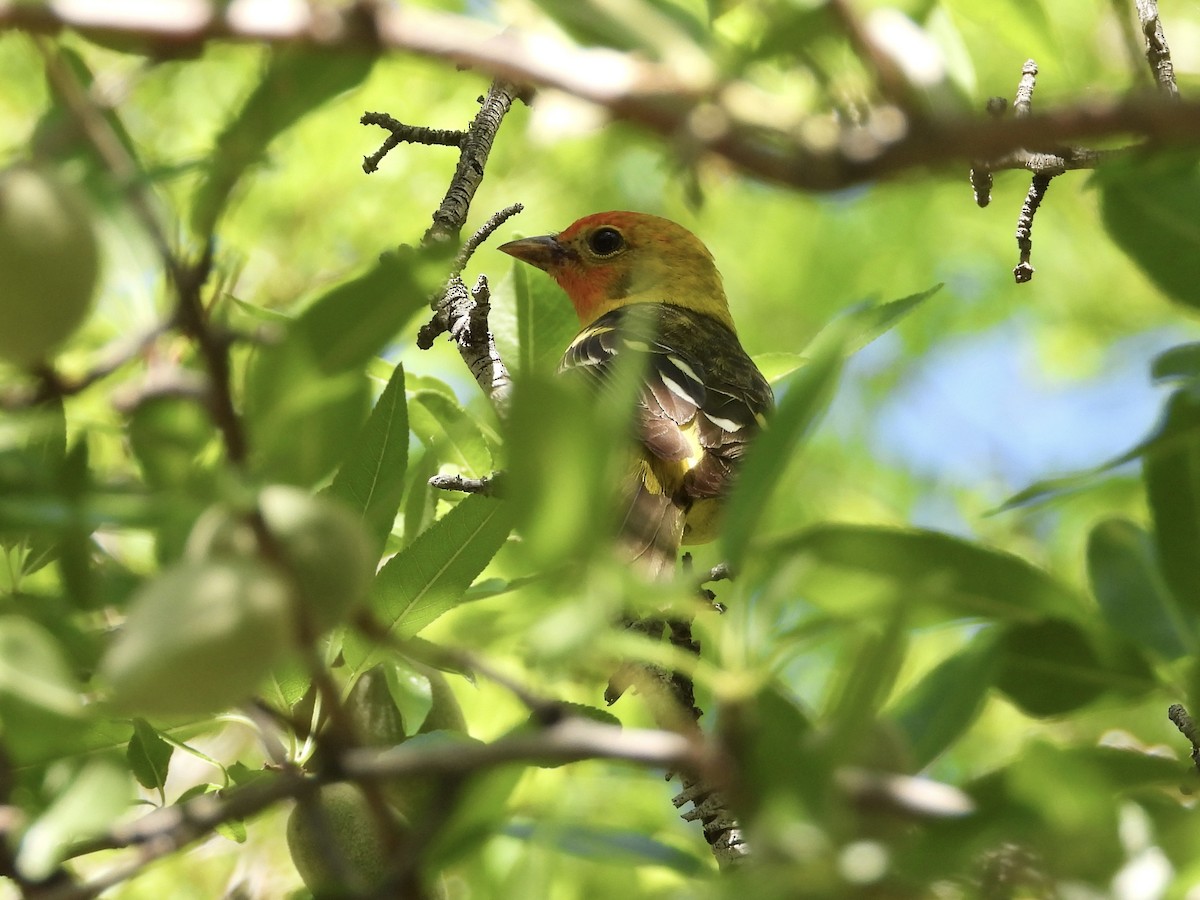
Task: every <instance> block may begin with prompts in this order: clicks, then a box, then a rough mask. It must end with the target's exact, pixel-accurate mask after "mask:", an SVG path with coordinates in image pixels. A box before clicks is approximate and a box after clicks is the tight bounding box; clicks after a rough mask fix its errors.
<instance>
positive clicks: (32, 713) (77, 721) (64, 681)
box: [0, 615, 83, 764]
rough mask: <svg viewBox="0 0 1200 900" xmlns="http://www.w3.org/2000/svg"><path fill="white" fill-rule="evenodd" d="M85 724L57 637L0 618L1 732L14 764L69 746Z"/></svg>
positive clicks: (15, 618)
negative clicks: (83, 723)
mask: <svg viewBox="0 0 1200 900" xmlns="http://www.w3.org/2000/svg"><path fill="white" fill-rule="evenodd" d="M82 722H83V702H82V699H81V697H80V692H79V687H78V685H77V684H76V682H75V679H74V676H73V675H72V673H71V670H70V668H69V667H68V666H67V663H66V661H65V660H64V658H63V653H62V650H61V648H60V647H59V644H58V642H57V641H56V640H55V639H54V636H53V635H51V634H50V632H48V631H46V630H45V629H44V628H42V627H41V626H40V625H37V624H35V623H34V622H32V621H30V620H29V619H26V618H24V617H23V616H16V615H5V616H0V726H2V727H3V733H4V745H5V748H6V750H7V751H8V752H9V753H10V754H11V755H12V756H13V757H14V760H15V762H17V763H18V764H24V763H29V762H34V761H36V760H39V759H43V758H45V757H46V756H47V755H48V754H51V753H53V752H55V751H57V750H59V749H61V748H62V747H63V746H69V745H70V743H71V741H72V739H73V738H74V737H75V736H76V735H77V734H78V733H79V731H80V730H81V728H82Z"/></svg>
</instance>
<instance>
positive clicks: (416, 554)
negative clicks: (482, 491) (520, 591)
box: [370, 496, 512, 637]
mask: <svg viewBox="0 0 1200 900" xmlns="http://www.w3.org/2000/svg"><path fill="white" fill-rule="evenodd" d="M511 530H512V510H511V509H510V506H509V504H507V503H504V502H502V501H499V500H494V499H491V498H489V497H482V496H471V497H467V498H466V499H465V500H463V501H462V502H461V503H459V504H458V506H456V507H455V508H454V509H452V510H450V512H448V513H446V515H444V516H443V517H442V518H440V519H438V520H437V521H436V522H434V523H433V525H431V526H430V527H429V528H428V529H426V530H425V531H424V532H422V533H421V535H420V536H418V537H417V539H416V540H414V541H413V542H412V543H411V544H409V545H408V546H407V547H405V548H404V549H403V550H401V551H400V552H399V553H397V554H396V555H395V556H393V557H392V558H391V559H390V560H388V562H387V564H386V565H384V567H383V568H382V569H380V571H379V574H378V575H377V576H376V579H375V585H374V587H373V588H372V591H371V601H370V602H371V606H372V608H373V609H374V611H375V613H376V614H377V615H378V616H379V617H380V618H381V619H382V620H383V621H384V622H385V623H386V624H387V625H388V627H389V628H390V629H391V631H392V632H393V633H394V634H396V635H397V636H399V637H408V636H411V635H414V634H416V633H417V632H419V631H420V630H421V629H422V628H424V627H425V626H426V625H428V624H429V623H430V622H432V621H433V620H434V619H436V618H437V617H438V616H440V615H442V614H443V613H445V612H447V611H448V610H450V609H453V608H454V606H456V605H457V604H458V603H459V601H460V600H461V599H462V596H463V594H464V593H465V592H466V590H467V588H468V587H470V585H471V582H472V581H474V580H475V578H476V577H478V575H479V573H480V572H482V571H483V570H484V568H485V567H486V566H487V564H488V563H489V562H490V561H491V559H492V557H493V556H494V555H495V554H496V551H497V550H499V549H500V547H501V546H502V545H503V544H504V542H505V540H507V539H508V533H509V531H511Z"/></svg>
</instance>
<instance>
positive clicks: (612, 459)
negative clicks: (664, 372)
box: [505, 375, 632, 568]
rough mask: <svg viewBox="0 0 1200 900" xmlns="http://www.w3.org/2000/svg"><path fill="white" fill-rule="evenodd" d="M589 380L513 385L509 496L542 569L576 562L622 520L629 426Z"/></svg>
mask: <svg viewBox="0 0 1200 900" xmlns="http://www.w3.org/2000/svg"><path fill="white" fill-rule="evenodd" d="M589 387H590V386H589V385H585V384H583V383H581V382H580V380H578V379H573V378H557V377H554V376H548V375H543V376H540V377H539V376H533V377H527V378H522V379H519V380H518V381H517V383H516V388H515V390H514V391H513V400H512V407H511V410H510V413H509V416H508V420H507V421H506V423H505V424H506V425H507V434H506V440H505V450H506V456H507V459H508V466H507V469H506V472H505V474H506V477H507V481H506V483H505V495H506V496H507V497H511V502H512V504H513V507H514V515H515V518H516V522H517V530H518V532H519V533H520V534H521V544H520V550H521V552H522V553H525V554H528V556H529V558H530V560H531V561H533V563H534V565H535V566H536V567H537V568H545V567H548V566H561V565H562V564H563V563H564V562H568V563H571V564H578V563H582V562H583V561H584V560H586V559H587V558H588V557H589V555H590V554H591V553H593V552H596V551H597V550H599V551H601V552H604V551H605V550H607V548H608V547H609V539H610V537H611V535H612V534H614V533H615V530H616V526H617V524H618V522H616V521H614V518H615V513H616V512H617V505H618V504H617V501H618V493H619V492H618V486H620V485H622V484H623V482H624V480H626V479H627V475H626V472H625V467H626V466H628V465H629V457H628V455H627V454H628V444H627V441H626V438H625V435H626V434H627V433H628V432H627V431H626V429H624V428H622V427H620V426H619V425H617V426H615V427H614V426H613V425H612V423H611V419H610V416H609V415H608V413H609V411H610V410H609V407H608V405H607V404H606V403H605V401H606V400H607V399H608V398H607V397H602V398H597V397H596V396H594V394H593V393H592V392H590V391H589V390H588V388H589ZM629 409H632V405H630V407H629ZM620 511H621V512H622V513H623V512H624V509H621V510H620Z"/></svg>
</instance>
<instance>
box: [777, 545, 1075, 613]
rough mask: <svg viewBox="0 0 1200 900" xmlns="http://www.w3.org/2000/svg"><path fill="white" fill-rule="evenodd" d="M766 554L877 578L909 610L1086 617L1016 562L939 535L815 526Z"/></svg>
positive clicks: (1060, 591) (1066, 595) (1037, 572)
mask: <svg viewBox="0 0 1200 900" xmlns="http://www.w3.org/2000/svg"><path fill="white" fill-rule="evenodd" d="M765 552H766V553H770V554H781V555H784V556H793V555H795V554H796V553H804V554H807V555H809V556H810V557H812V558H814V559H816V560H818V561H820V562H822V563H824V564H826V565H830V566H836V567H840V568H842V569H851V570H858V571H860V572H864V573H869V574H872V575H877V576H882V577H884V578H886V579H888V580H890V581H892V582H894V583H895V585H896V588H897V589H898V590H901V591H902V592H903V593H904V594H905V596H906V597H907V601H906V602H907V603H908V604H909V605H910V608H916V607H925V608H929V609H933V610H935V611H948V612H950V613H951V614H954V615H956V616H985V617H988V618H992V619H1007V620H1013V621H1030V620H1036V619H1040V618H1043V617H1046V616H1062V617H1066V618H1075V617H1083V616H1085V615H1086V614H1087V610H1086V609H1085V607H1084V606H1083V604H1082V603H1081V602H1080V598H1079V597H1078V596H1077V595H1076V594H1075V593H1074V592H1073V591H1071V590H1070V589H1069V588H1067V587H1066V586H1065V585H1063V584H1061V583H1059V582H1058V581H1057V580H1055V579H1054V578H1052V577H1051V576H1050V575H1049V574H1047V573H1046V572H1044V571H1042V570H1041V569H1039V568H1037V567H1036V566H1034V565H1032V564H1030V563H1028V562H1026V561H1025V560H1023V559H1021V558H1020V557H1018V556H1014V555H1012V554H1010V553H1006V552H1004V551H1001V550H996V549H993V548H991V547H985V546H984V545H982V544H976V543H972V542H970V541H965V540H962V539H961V538H956V537H952V536H950V535H948V534H941V533H940V532H936V531H921V530H918V529H901V528H892V527H888V526H882V525H842V524H834V523H830V524H825V525H815V526H813V527H811V528H806V529H804V530H803V531H800V532H799V533H797V534H795V535H793V536H791V537H789V538H784V539H782V540H780V541H778V542H776V543H774V544H773V545H771V547H769V548H765Z"/></svg>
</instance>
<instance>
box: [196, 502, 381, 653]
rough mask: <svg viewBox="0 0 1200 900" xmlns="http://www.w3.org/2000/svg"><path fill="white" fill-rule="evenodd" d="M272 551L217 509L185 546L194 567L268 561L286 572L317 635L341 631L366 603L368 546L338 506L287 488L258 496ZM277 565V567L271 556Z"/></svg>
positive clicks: (239, 519) (370, 568)
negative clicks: (197, 561) (205, 563)
mask: <svg viewBox="0 0 1200 900" xmlns="http://www.w3.org/2000/svg"><path fill="white" fill-rule="evenodd" d="M258 510H259V513H260V514H261V515H262V519H263V524H264V525H266V528H267V531H268V532H269V533H270V536H271V541H272V546H270V547H260V546H259V540H258V536H257V534H256V533H255V530H254V528H253V526H252V525H251V523H250V521H249V520H248V519H247V518H246V517H245V516H239V515H238V514H237V513H236V512H235V511H234V510H232V509H229V508H227V507H223V506H222V507H214V508H213V509H211V510H209V511H208V512H206V513H205V514H204V515H203V516H201V517H200V519H199V520H198V521H197V522H196V526H195V528H193V530H192V534H191V536H190V537H189V538H188V544H187V551H186V554H187V556H188V558H189V559H194V560H195V559H256V558H257V559H265V560H271V561H273V562H276V563H278V564H279V565H280V567H281V568H283V569H285V570H286V573H287V576H288V577H289V578H290V579H291V580H292V582H293V583H294V584H295V587H296V594H297V599H298V600H299V601H300V602H301V603H302V604H303V605H304V610H305V613H306V615H307V616H308V618H309V622H310V624H311V625H312V627H313V629H315V631H316V632H318V633H320V632H323V631H327V630H329V629H330V628H333V627H334V626H335V625H337V624H339V623H341V622H342V621H344V620H345V618H346V617H347V616H348V615H349V614H350V612H351V610H353V608H354V607H355V606H356V605H357V604H358V603H360V602H361V601H362V600H363V598H364V597H365V596H366V593H367V589H368V588H369V587H370V584H371V579H372V577H373V576H374V573H375V559H374V557H373V556H372V553H371V542H370V539H369V538H368V537H367V534H366V531H365V530H364V528H363V526H362V524H361V523H360V522H359V520H358V519H357V518H356V517H355V516H354V515H353V514H352V513H351V512H350V511H349V510H347V509H346V508H345V507H343V506H342V505H341V504H339V503H337V502H335V501H333V500H330V499H328V498H326V497H314V496H312V495H311V494H309V493H308V492H307V491H303V490H301V489H299V488H294V487H289V486H286V485H272V486H271V487H267V488H264V489H263V490H262V491H261V492H260V493H259V495H258ZM276 553H277V554H278V559H274V560H272V555H273V554H276Z"/></svg>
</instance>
